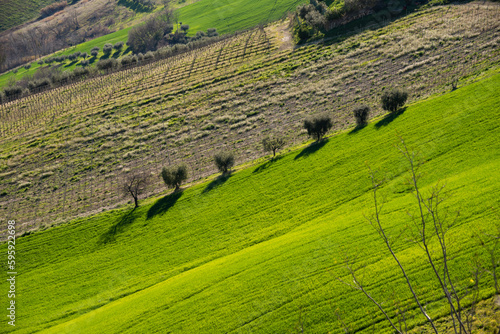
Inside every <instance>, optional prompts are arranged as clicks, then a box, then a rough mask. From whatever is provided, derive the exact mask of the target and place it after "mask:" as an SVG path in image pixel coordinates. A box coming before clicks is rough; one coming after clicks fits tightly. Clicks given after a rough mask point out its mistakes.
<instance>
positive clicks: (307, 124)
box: [304, 115, 333, 141]
mask: <svg viewBox="0 0 500 334" xmlns="http://www.w3.org/2000/svg"><path fill="white" fill-rule="evenodd" d="M332 126H333V123H332V119H331V118H330V116H328V115H320V116H314V117H311V118H308V119H306V120H305V121H304V128H305V129H306V130H307V134H308V135H309V136H310V137H313V138H314V139H316V141H320V140H321V138H323V136H324V135H325V134H326V133H327V132H328V131H329V130H330V129H331V128H332Z"/></svg>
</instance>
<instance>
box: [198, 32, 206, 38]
mask: <svg viewBox="0 0 500 334" xmlns="http://www.w3.org/2000/svg"><path fill="white" fill-rule="evenodd" d="M206 35H207V34H205V32H204V31H197V32H196V36H195V38H196V39H202V38H203V37H205V36H206Z"/></svg>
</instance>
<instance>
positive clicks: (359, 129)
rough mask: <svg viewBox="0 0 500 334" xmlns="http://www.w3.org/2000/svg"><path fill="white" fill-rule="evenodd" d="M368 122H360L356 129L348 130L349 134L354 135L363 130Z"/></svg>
mask: <svg viewBox="0 0 500 334" xmlns="http://www.w3.org/2000/svg"><path fill="white" fill-rule="evenodd" d="M367 125H368V124H359V125H356V127H355V128H354V129H352V130H351V131H349V132H348V134H349V135H354V134H356V133H357V132H358V131H361V130H363V129H364V128H366V126H367Z"/></svg>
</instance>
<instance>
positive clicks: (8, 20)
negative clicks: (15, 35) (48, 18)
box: [0, 0, 57, 32]
mask: <svg viewBox="0 0 500 334" xmlns="http://www.w3.org/2000/svg"><path fill="white" fill-rule="evenodd" d="M54 2H57V0H30V1H26V0H2V1H0V32H1V31H4V30H7V29H9V28H12V27H15V26H17V25H20V24H23V23H24V22H26V21H29V20H32V19H35V18H37V17H38V16H39V15H40V9H42V8H43V7H45V6H47V5H50V4H52V3H54Z"/></svg>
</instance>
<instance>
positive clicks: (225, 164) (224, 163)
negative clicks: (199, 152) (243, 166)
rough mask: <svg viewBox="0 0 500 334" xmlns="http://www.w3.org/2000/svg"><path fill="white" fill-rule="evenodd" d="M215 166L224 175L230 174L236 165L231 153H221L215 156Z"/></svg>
mask: <svg viewBox="0 0 500 334" xmlns="http://www.w3.org/2000/svg"><path fill="white" fill-rule="evenodd" d="M214 162H215V166H216V167H217V169H218V170H219V172H221V173H222V174H226V173H227V172H229V170H230V169H231V167H233V165H234V155H233V154H232V153H229V152H219V153H216V154H215V155H214Z"/></svg>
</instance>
